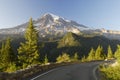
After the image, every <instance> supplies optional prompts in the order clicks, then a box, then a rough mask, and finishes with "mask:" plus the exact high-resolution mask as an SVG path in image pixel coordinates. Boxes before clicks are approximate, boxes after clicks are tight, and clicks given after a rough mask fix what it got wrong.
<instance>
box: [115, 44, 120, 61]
mask: <svg viewBox="0 0 120 80" xmlns="http://www.w3.org/2000/svg"><path fill="white" fill-rule="evenodd" d="M115 58H116V59H117V61H118V62H119V63H120V45H117V50H116V52H115Z"/></svg>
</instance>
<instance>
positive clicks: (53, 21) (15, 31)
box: [0, 13, 120, 40]
mask: <svg viewBox="0 0 120 80" xmlns="http://www.w3.org/2000/svg"><path fill="white" fill-rule="evenodd" d="M33 23H34V26H35V28H36V29H37V30H38V32H39V36H40V37H51V36H55V37H60V36H63V35H64V34H65V33H67V32H73V33H76V34H79V33H85V34H98V35H103V36H105V37H107V38H110V39H119V40H120V31H112V30H105V29H93V28H89V27H87V26H85V25H82V24H79V23H77V22H75V21H72V20H66V19H64V18H62V17H59V16H56V15H54V14H51V13H46V14H44V15H43V16H41V17H40V18H38V19H37V20H33ZM27 25H28V22H26V23H24V24H21V25H18V26H16V27H13V28H7V29H0V35H2V36H3V35H17V36H18V35H23V34H24V32H25V30H26V28H27ZM0 38H1V36H0Z"/></svg>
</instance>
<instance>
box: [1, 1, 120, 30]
mask: <svg viewBox="0 0 120 80" xmlns="http://www.w3.org/2000/svg"><path fill="white" fill-rule="evenodd" d="M0 11H1V13H0V29H2V28H11V27H15V26H17V25H20V24H22V23H25V22H27V21H28V20H29V18H30V17H32V18H33V19H37V18H40V17H41V16H42V15H43V14H45V13H52V14H55V15H58V16H60V17H64V18H65V19H67V20H74V21H76V22H78V23H79V24H83V25H86V26H88V27H92V28H99V29H100V28H105V29H109V30H117V31H120V22H119V21H120V1H119V0H116V1H113V0H74V1H69V0H60V1H57V0H51V1H49V0H45V1H43V0H34V1H33V0H20V1H16V0H11V1H10V0H1V1H0Z"/></svg>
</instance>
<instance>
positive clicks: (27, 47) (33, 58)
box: [18, 18, 40, 67]
mask: <svg viewBox="0 0 120 80" xmlns="http://www.w3.org/2000/svg"><path fill="white" fill-rule="evenodd" d="M25 40H26V41H25V43H21V46H20V47H19V49H18V58H19V60H20V63H22V64H23V65H24V67H27V66H28V65H31V64H36V63H39V59H40V57H39V50H38V33H37V31H36V29H35V28H34V26H33V22H32V18H31V19H30V21H29V25H28V27H27V29H26V32H25Z"/></svg>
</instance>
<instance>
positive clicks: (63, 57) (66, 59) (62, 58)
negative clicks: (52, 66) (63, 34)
mask: <svg viewBox="0 0 120 80" xmlns="http://www.w3.org/2000/svg"><path fill="white" fill-rule="evenodd" d="M56 60H57V63H62V62H70V61H71V59H70V56H69V55H68V54H67V53H63V54H62V55H60V56H58V57H57V59H56Z"/></svg>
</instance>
